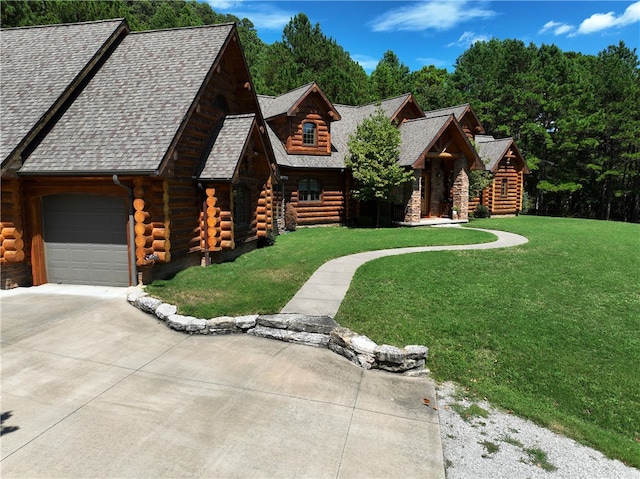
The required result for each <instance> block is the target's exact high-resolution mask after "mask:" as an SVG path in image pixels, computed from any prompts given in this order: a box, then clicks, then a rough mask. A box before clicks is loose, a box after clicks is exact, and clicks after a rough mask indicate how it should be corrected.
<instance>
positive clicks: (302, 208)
mask: <svg viewBox="0 0 640 479" xmlns="http://www.w3.org/2000/svg"><path fill="white" fill-rule="evenodd" d="M282 173H283V175H286V176H287V177H288V179H287V180H286V181H284V195H285V202H286V203H291V204H292V205H293V206H294V208H295V209H296V213H297V215H298V224H299V225H301V226H305V225H313V224H346V223H347V222H348V219H349V216H350V215H349V211H348V208H347V206H348V203H349V198H348V194H347V192H348V191H349V187H348V176H349V175H348V174H347V173H345V172H342V171H340V170H321V169H309V170H301V169H293V168H282ZM306 178H311V179H315V180H318V181H319V182H320V188H321V197H320V201H313V202H306V201H299V195H298V193H299V184H300V180H303V179H306ZM275 194H276V198H277V200H276V201H277V209H278V210H279V211H282V190H281V189H278V190H276V191H275Z"/></svg>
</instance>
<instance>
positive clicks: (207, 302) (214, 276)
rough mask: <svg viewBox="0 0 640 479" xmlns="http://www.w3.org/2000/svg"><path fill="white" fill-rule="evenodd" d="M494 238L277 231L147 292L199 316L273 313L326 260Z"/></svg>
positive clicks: (401, 231) (449, 232) (448, 232)
mask: <svg viewBox="0 0 640 479" xmlns="http://www.w3.org/2000/svg"><path fill="white" fill-rule="evenodd" d="M493 240H495V236H494V235H491V234H488V233H483V232H480V231H462V230H461V229H459V228H455V229H452V228H398V229H379V230H373V229H366V230H365V229H348V228H340V227H326V228H304V229H300V230H298V231H296V232H295V233H291V234H286V235H281V236H279V237H278V238H277V240H276V243H275V245H273V246H272V247H269V248H262V249H259V250H255V251H252V252H251V253H248V254H245V255H242V256H240V257H239V258H237V259H236V260H235V261H234V262H232V263H224V264H218V265H213V266H211V267H209V268H201V267H194V268H190V269H187V270H184V271H181V272H180V273H178V274H177V275H176V276H175V277H174V278H172V279H171V280H167V281H155V282H154V283H153V284H151V285H149V286H148V287H147V291H148V292H149V294H152V295H153V296H156V297H158V298H161V299H163V300H164V301H166V302H168V303H172V304H175V305H178V308H179V312H180V313H181V314H186V315H193V316H196V317H199V318H211V317H215V316H227V315H229V316H234V315H243V314H253V313H262V314H268V313H277V312H279V311H280V310H281V309H282V308H283V307H284V305H285V304H287V302H288V301H289V300H290V299H291V298H292V297H293V295H294V294H295V293H296V292H297V291H298V289H300V287H301V286H302V285H303V284H304V282H305V281H306V280H307V279H309V277H310V276H311V275H312V274H313V272H314V271H315V270H316V269H318V267H320V266H321V265H322V264H323V263H325V262H326V261H328V260H330V259H333V258H337V257H339V256H345V255H348V254H352V253H359V252H362V251H372V250H377V249H385V248H399V247H409V246H432V245H443V244H471V243H484V242H489V241H493Z"/></svg>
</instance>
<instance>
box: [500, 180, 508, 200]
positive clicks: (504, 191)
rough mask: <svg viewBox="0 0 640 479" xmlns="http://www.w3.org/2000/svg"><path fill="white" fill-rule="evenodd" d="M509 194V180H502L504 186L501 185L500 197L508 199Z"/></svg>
mask: <svg viewBox="0 0 640 479" xmlns="http://www.w3.org/2000/svg"><path fill="white" fill-rule="evenodd" d="M508 192H509V180H508V179H506V178H502V184H501V185H500V196H501V197H502V198H506V197H507V194H508Z"/></svg>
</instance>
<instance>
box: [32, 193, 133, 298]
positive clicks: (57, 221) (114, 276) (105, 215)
mask: <svg viewBox="0 0 640 479" xmlns="http://www.w3.org/2000/svg"><path fill="white" fill-rule="evenodd" d="M42 216H43V226H44V243H45V257H46V263H47V281H49V282H50V283H69V284H92V285H104V286H129V263H128V254H127V228H126V224H127V212H126V203H125V200H124V199H123V198H118V197H115V196H100V195H72V194H65V195H54V196H46V197H44V198H43V200H42Z"/></svg>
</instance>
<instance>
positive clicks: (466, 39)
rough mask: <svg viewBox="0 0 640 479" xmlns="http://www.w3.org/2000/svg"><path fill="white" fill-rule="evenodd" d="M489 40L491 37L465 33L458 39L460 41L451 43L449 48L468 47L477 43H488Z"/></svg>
mask: <svg viewBox="0 0 640 479" xmlns="http://www.w3.org/2000/svg"><path fill="white" fill-rule="evenodd" d="M488 40H489V37H488V36H486V35H479V34H477V33H474V32H464V33H463V34H462V35H460V38H458V41H455V42H452V43H449V44H448V45H447V46H448V47H468V46H471V45H473V44H474V43H476V42H486V41H488Z"/></svg>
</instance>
